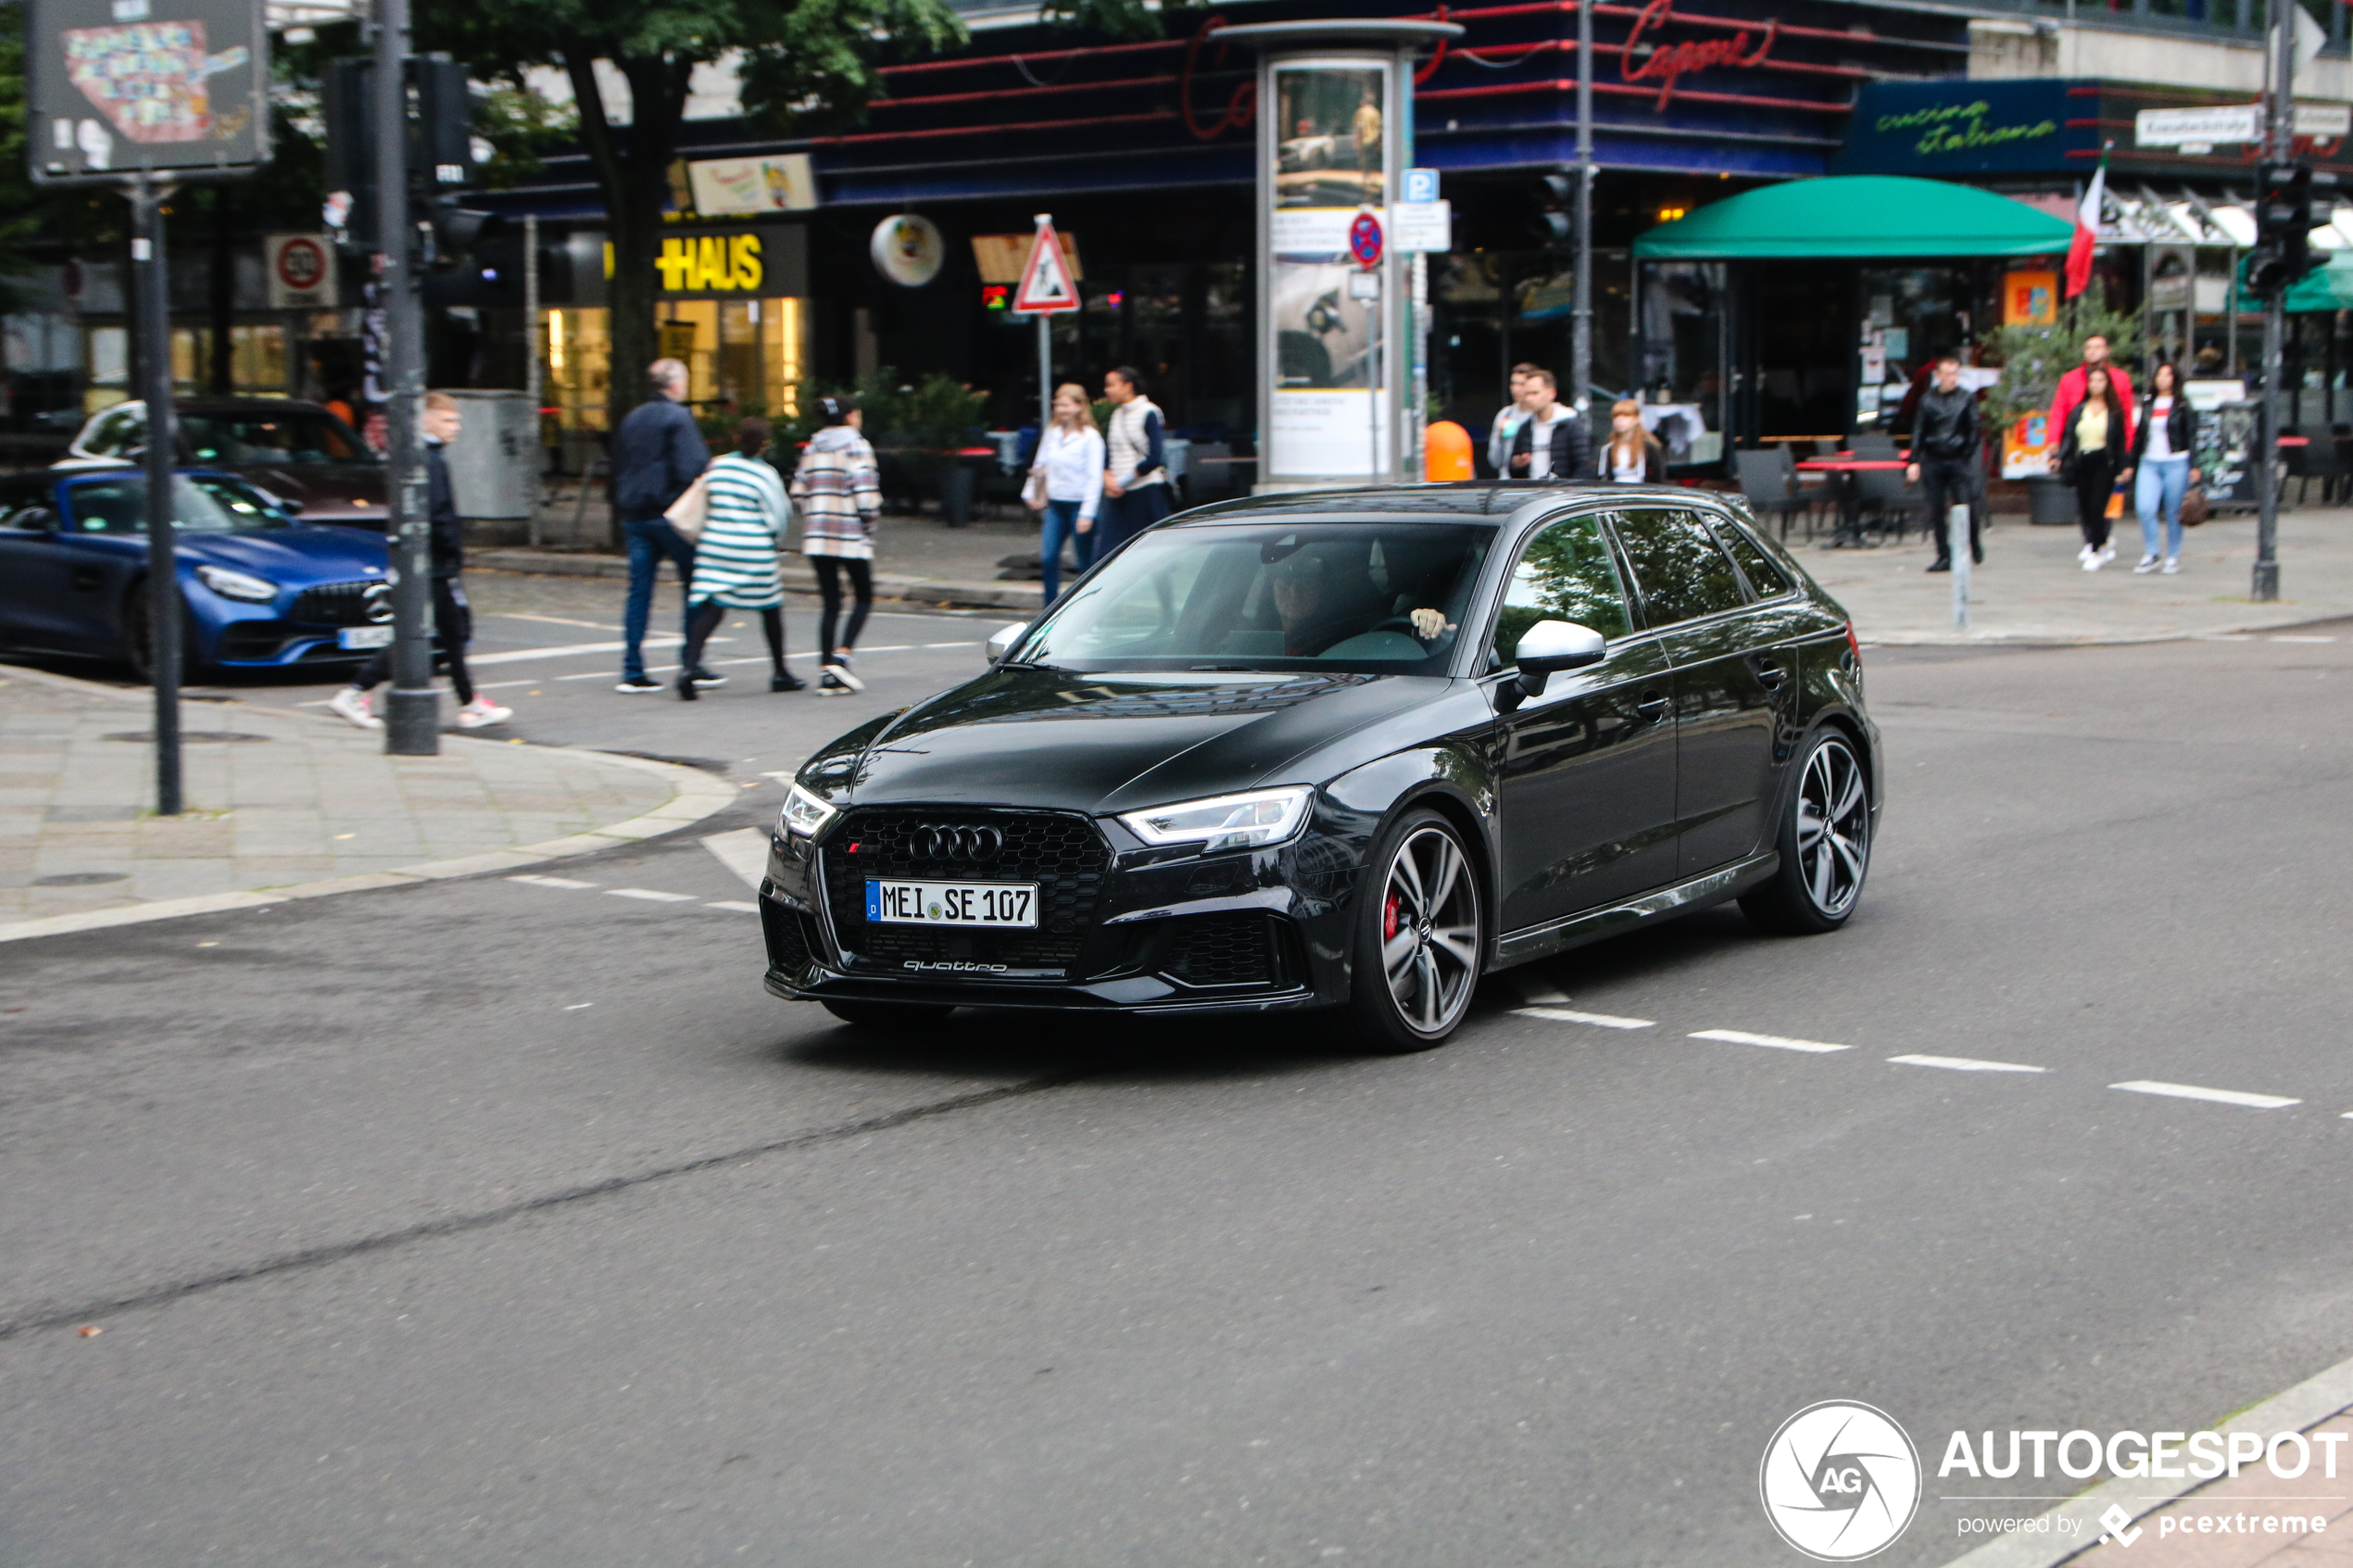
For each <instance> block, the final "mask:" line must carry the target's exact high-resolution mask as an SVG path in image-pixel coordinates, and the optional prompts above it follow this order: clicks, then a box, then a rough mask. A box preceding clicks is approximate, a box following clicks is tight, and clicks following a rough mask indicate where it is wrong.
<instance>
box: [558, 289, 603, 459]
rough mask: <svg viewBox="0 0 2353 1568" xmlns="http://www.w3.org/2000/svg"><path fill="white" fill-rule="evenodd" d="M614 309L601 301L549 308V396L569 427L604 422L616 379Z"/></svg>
mask: <svg viewBox="0 0 2353 1568" xmlns="http://www.w3.org/2000/svg"><path fill="white" fill-rule="evenodd" d="M611 320H612V318H611V313H610V311H608V310H606V309H605V308H604V307H601V306H598V307H588V308H583V309H577V310H550V311H548V312H547V402H548V405H549V406H550V407H551V408H560V409H561V410H562V413H561V414H560V416H558V417H559V419H560V422H561V423H562V425H563V428H564V429H566V430H602V429H604V428H605V404H606V401H607V399H608V398H609V396H610V389H611V384H612V328H611Z"/></svg>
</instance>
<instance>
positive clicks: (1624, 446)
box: [1593, 397, 1667, 484]
mask: <svg viewBox="0 0 2353 1568" xmlns="http://www.w3.org/2000/svg"><path fill="white" fill-rule="evenodd" d="M1593 477H1594V478H1596V479H1605V480H1607V481H1609V482H1610V483H1613V484H1658V483H1664V482H1665V481H1666V478H1667V453H1666V451H1665V449H1663V448H1662V447H1661V446H1660V445H1659V444H1658V437H1656V436H1655V435H1653V434H1652V433H1650V432H1648V431H1646V430H1644V429H1643V428H1642V405H1641V404H1640V403H1637V402H1635V401H1634V400H1633V399H1632V398H1630V397H1621V398H1619V399H1618V400H1617V402H1615V403H1613V404H1611V405H1610V409H1609V439H1608V440H1607V441H1604V442H1603V443H1602V447H1601V450H1600V451H1599V452H1597V453H1595V454H1594V458H1593Z"/></svg>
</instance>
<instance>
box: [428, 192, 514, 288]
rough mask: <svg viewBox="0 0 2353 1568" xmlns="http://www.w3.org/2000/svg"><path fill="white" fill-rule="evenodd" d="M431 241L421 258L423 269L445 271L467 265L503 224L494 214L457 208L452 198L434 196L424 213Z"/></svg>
mask: <svg viewBox="0 0 2353 1568" xmlns="http://www.w3.org/2000/svg"><path fill="white" fill-rule="evenodd" d="M424 223H425V227H426V229H427V230H428V232H429V233H430V235H431V238H430V239H429V241H428V243H427V247H426V251H425V254H424V256H423V257H422V260H423V262H424V264H425V265H426V266H427V267H432V268H439V269H445V270H446V269H448V268H453V267H458V266H460V265H462V264H464V263H465V262H467V261H470V260H472V257H473V254H474V252H475V250H476V249H478V248H479V247H480V246H481V245H482V244H483V243H484V241H486V240H490V239H494V238H496V237H497V233H498V232H499V230H501V229H502V228H504V227H505V225H506V220H505V219H503V218H500V217H499V216H498V215H497V213H495V212H477V211H475V210H473V209H472V208H471V207H459V205H458V198H457V197H455V196H436V197H434V199H433V202H432V205H431V206H429V207H427V208H426V209H425V220H424Z"/></svg>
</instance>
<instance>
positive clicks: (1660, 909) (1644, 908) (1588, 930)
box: [1487, 849, 1781, 971]
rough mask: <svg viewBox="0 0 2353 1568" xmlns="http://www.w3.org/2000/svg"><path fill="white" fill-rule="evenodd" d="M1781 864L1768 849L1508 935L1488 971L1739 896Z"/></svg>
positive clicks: (1777, 854)
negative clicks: (1617, 901)
mask: <svg viewBox="0 0 2353 1568" xmlns="http://www.w3.org/2000/svg"><path fill="white" fill-rule="evenodd" d="M1780 864H1781V856H1780V850H1778V849H1768V850H1767V851H1765V853H1763V854H1762V855H1753V856H1751V857H1750V858H1749V859H1745V860H1739V861H1735V862H1734V863H1733V864H1731V865H1729V866H1723V867H1720V868H1718V870H1715V871H1712V872H1708V873H1707V874H1706V875H1705V876H1699V877H1693V878H1692V880H1691V881H1689V882H1685V883H1679V884H1676V885H1675V886H1673V887H1662V888H1660V889H1659V890H1658V891H1657V892H1655V893H1645V894H1643V895H1642V897H1639V898H1629V899H1628V900H1627V901H1626V902H1625V903H1622V904H1613V905H1611V906H1610V907H1609V908H1607V909H1588V910H1587V911H1585V913H1583V914H1581V915H1569V916H1567V918H1565V919H1562V920H1556V921H1553V922H1550V923H1548V924H1545V925H1531V926H1528V927H1525V928H1523V929H1521V930H1518V931H1514V932H1510V933H1507V934H1506V935H1504V936H1501V937H1499V938H1497V940H1496V943H1495V959H1494V961H1493V962H1492V963H1491V964H1489V965H1488V966H1487V967H1488V968H1489V970H1491V971H1493V970H1499V969H1509V968H1511V967H1512V966H1513V965H1515V964H1523V963H1527V962H1529V961H1530V960H1535V959H1541V958H1547V957H1550V956H1551V955H1552V954H1554V953H1558V952H1565V951H1567V949H1568V948H1571V947H1583V946H1584V945H1585V944H1586V943H1588V942H1598V941H1600V940H1601V939H1602V938H1604V936H1615V935H1617V934H1618V933H1619V932H1622V931H1630V930H1631V929H1633V928H1634V927H1635V926H1638V925H1641V924H1642V923H1643V922H1646V921H1653V920H1657V919H1659V918H1660V917H1661V916H1665V915H1679V914H1686V913H1688V912H1690V911H1691V910H1692V909H1700V908H1702V907H1704V906H1705V905H1708V904H1720V903H1722V902H1723V901H1724V900H1726V899H1727V898H1737V897H1740V896H1741V895H1742V894H1743V893H1745V892H1747V891H1748V890H1749V889H1750V888H1752V887H1754V886H1755V885H1756V884H1758V883H1760V882H1763V881H1764V880H1765V879H1766V878H1768V877H1769V876H1771V875H1772V874H1773V873H1774V872H1776V871H1779V870H1780Z"/></svg>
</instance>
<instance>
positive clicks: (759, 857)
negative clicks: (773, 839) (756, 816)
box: [702, 828, 768, 909]
mask: <svg viewBox="0 0 2353 1568" xmlns="http://www.w3.org/2000/svg"><path fill="white" fill-rule="evenodd" d="M702 847H704V848H706V849H708V850H710V851H711V853H712V854H713V855H715V856H717V857H718V858H719V863H720V864H721V865H723V866H724V867H726V868H727V869H728V870H729V871H731V872H735V873H736V878H737V879H738V880H739V881H741V882H742V883H743V884H744V885H745V886H746V887H758V886H759V885H760V881H761V878H762V877H764V876H766V875H767V874H768V835H767V834H765V833H763V832H761V830H760V829H758V828H737V829H736V831H735V832H733V833H714V834H711V835H710V836H709V837H707V838H705V839H704V840H703V841H702ZM755 907H756V906H754V905H750V904H747V905H745V906H744V908H746V909H752V908H755Z"/></svg>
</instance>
